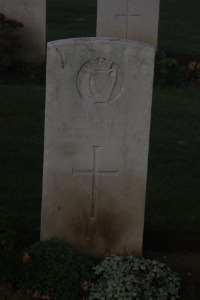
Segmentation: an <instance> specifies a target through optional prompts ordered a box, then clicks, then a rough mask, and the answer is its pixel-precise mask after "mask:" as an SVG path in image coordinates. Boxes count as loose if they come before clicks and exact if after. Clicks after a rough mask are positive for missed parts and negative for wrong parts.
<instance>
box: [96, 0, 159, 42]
mask: <svg viewBox="0 0 200 300" xmlns="http://www.w3.org/2000/svg"><path fill="white" fill-rule="evenodd" d="M159 3H160V0H98V12H97V36H98V37H115V38H122V39H129V40H135V41H139V42H143V43H147V44H150V45H153V46H155V47H156V46H157V35H158V20H159Z"/></svg>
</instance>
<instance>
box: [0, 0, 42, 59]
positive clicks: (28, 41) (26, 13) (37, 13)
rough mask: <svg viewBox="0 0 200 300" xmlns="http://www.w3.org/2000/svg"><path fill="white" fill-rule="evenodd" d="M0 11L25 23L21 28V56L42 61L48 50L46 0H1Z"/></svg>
mask: <svg viewBox="0 0 200 300" xmlns="http://www.w3.org/2000/svg"><path fill="white" fill-rule="evenodd" d="M0 12H1V13H3V14H5V15H6V17H7V18H11V19H14V20H16V21H18V22H21V23H23V24H24V28H23V29H21V30H19V38H20V44H21V49H20V56H21V58H22V59H23V60H24V61H27V62H40V61H42V60H44V58H45V52H46V0H0Z"/></svg>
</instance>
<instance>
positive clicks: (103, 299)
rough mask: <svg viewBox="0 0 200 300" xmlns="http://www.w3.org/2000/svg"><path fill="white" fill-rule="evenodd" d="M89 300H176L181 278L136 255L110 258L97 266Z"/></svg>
mask: <svg viewBox="0 0 200 300" xmlns="http://www.w3.org/2000/svg"><path fill="white" fill-rule="evenodd" d="M94 272H95V279H94V284H93V286H92V287H91V289H90V296H89V300H98V299H99V300H114V299H118V300H132V299H138V300H144V299H145V300H175V299H177V298H178V290H179V288H180V282H179V278H178V277H177V275H176V273H174V272H172V271H171V270H170V268H169V267H167V266H166V265H165V264H162V263H159V262H157V261H154V260H149V259H144V258H136V257H133V256H114V255H113V256H108V257H106V258H105V259H104V260H103V261H102V262H101V263H100V264H99V265H97V266H96V267H94Z"/></svg>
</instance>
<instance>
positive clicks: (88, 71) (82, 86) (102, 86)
mask: <svg viewBox="0 0 200 300" xmlns="http://www.w3.org/2000/svg"><path fill="white" fill-rule="evenodd" d="M77 88H78V91H79V93H80V95H81V97H82V98H84V99H85V100H89V101H91V102H92V103H93V104H98V103H99V104H108V103H110V102H113V101H114V100H116V99H117V98H118V97H119V96H120V94H121V92H122V89H123V74H122V72H121V70H120V68H119V66H118V65H117V64H116V63H115V62H113V61H111V60H108V59H106V58H103V57H101V58H95V59H92V60H90V61H88V62H86V63H85V64H84V65H83V66H82V67H81V68H80V70H79V72H78V75H77Z"/></svg>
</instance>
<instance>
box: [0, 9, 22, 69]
mask: <svg viewBox="0 0 200 300" xmlns="http://www.w3.org/2000/svg"><path fill="white" fill-rule="evenodd" d="M19 28H23V24H22V23H20V22H18V21H16V20H12V19H8V18H6V16H5V15H4V14H2V13H0V71H1V72H2V71H7V70H8V69H10V68H11V67H12V66H13V65H14V63H15V60H16V51H17V49H18V48H19V47H20V44H19V40H18V35H17V31H18V30H19Z"/></svg>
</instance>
